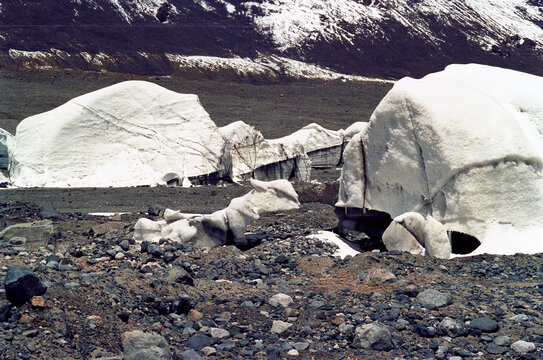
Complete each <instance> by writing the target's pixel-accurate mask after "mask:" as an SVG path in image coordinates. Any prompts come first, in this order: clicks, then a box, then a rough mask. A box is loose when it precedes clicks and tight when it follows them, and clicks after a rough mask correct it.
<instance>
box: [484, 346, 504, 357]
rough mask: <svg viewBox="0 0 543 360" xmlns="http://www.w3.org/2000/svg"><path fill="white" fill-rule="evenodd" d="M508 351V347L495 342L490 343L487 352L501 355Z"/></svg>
mask: <svg viewBox="0 0 543 360" xmlns="http://www.w3.org/2000/svg"><path fill="white" fill-rule="evenodd" d="M506 351H507V349H506V348H504V347H503V346H499V345H496V344H494V343H490V344H488V346H487V347H486V352H488V353H489V354H492V355H501V354H503V353H505V352H506Z"/></svg>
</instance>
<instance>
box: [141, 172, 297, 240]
mask: <svg viewBox="0 0 543 360" xmlns="http://www.w3.org/2000/svg"><path fill="white" fill-rule="evenodd" d="M251 185H253V187H254V189H253V190H251V191H250V192H248V193H247V194H245V195H243V196H242V197H239V198H235V199H232V201H231V202H230V205H228V207H227V208H226V209H223V210H219V211H216V212H214V213H213V214H209V215H193V214H183V213H181V212H180V211H174V210H170V209H166V211H165V212H164V219H163V220H159V221H152V220H149V219H147V218H141V219H139V220H138V222H137V223H136V225H135V226H134V240H136V241H150V242H158V241H159V240H160V239H162V238H164V239H169V240H171V241H176V242H189V241H190V242H193V243H194V244H195V245H196V246H198V247H215V246H221V245H226V244H235V245H248V243H247V240H246V238H245V228H246V226H247V225H248V224H249V223H250V222H251V221H253V220H256V219H258V218H259V217H260V214H262V213H264V212H271V211H279V210H293V209H298V208H299V206H300V203H299V202H298V194H296V191H295V190H294V188H293V187H292V184H291V183H289V182H288V181H287V180H284V179H281V180H275V181H269V182H265V181H259V180H251Z"/></svg>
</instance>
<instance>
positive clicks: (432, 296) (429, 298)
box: [417, 289, 452, 310]
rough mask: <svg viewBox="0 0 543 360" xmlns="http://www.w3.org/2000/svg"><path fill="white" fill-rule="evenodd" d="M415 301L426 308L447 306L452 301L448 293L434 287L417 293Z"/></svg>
mask: <svg viewBox="0 0 543 360" xmlns="http://www.w3.org/2000/svg"><path fill="white" fill-rule="evenodd" d="M417 301H418V302H419V303H420V304H421V305H422V306H424V307H425V308H427V309H430V310H431V309H436V308H439V307H442V306H447V305H449V304H450V303H451V302H452V298H451V297H450V295H448V294H445V293H442V292H441V291H437V290H434V289H426V290H424V291H423V292H421V293H419V294H418V295H417Z"/></svg>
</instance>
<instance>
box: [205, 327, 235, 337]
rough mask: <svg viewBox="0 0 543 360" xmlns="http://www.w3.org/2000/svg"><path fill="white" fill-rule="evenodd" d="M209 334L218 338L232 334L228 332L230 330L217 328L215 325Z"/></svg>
mask: <svg viewBox="0 0 543 360" xmlns="http://www.w3.org/2000/svg"><path fill="white" fill-rule="evenodd" d="M209 334H210V335H211V337H214V338H217V339H225V338H227V337H229V336H230V333H229V332H228V330H225V329H221V328H215V327H211V328H209Z"/></svg>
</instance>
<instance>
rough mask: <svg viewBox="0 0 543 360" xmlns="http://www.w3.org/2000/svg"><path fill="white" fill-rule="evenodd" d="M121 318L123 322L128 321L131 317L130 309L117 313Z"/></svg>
mask: <svg viewBox="0 0 543 360" xmlns="http://www.w3.org/2000/svg"><path fill="white" fill-rule="evenodd" d="M117 316H118V317H119V319H121V321H122V322H125V323H127V322H128V319H130V313H129V312H128V311H123V312H120V313H118V314H117Z"/></svg>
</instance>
